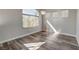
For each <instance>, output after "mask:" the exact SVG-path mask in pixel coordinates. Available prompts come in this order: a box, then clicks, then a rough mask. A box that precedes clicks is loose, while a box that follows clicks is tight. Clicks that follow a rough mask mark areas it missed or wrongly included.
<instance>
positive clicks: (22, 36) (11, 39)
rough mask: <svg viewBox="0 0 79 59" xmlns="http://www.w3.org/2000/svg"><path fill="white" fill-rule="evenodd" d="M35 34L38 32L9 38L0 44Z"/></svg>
mask: <svg viewBox="0 0 79 59" xmlns="http://www.w3.org/2000/svg"><path fill="white" fill-rule="evenodd" d="M37 32H40V31H35V32H31V33H28V34H24V35H20V36H17V37H14V38H10V39H8V40H4V41H2V42H0V43H5V42H8V41H11V40H15V39H18V38H22V37H25V36H28V35H30V34H33V33H37Z"/></svg>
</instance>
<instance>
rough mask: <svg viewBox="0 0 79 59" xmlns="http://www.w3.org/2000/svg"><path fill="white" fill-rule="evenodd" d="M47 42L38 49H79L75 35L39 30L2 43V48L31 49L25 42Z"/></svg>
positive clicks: (0, 46) (0, 47) (0, 45)
mask: <svg viewBox="0 0 79 59" xmlns="http://www.w3.org/2000/svg"><path fill="white" fill-rule="evenodd" d="M34 42H46V43H45V44H43V45H42V46H41V47H40V48H39V49H38V50H79V47H78V43H77V40H76V38H75V37H71V36H67V35H63V34H55V33H54V34H48V33H45V32H38V33H35V34H31V35H28V36H26V37H23V38H19V39H15V40H12V41H9V42H5V43H3V44H0V50H29V49H28V48H27V47H26V46H25V45H24V44H27V43H34Z"/></svg>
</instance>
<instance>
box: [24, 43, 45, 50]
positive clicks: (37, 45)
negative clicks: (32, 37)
mask: <svg viewBox="0 0 79 59" xmlns="http://www.w3.org/2000/svg"><path fill="white" fill-rule="evenodd" d="M44 43H45V42H35V43H27V44H24V45H25V46H26V47H27V48H28V49H29V50H37V49H39V48H40V46H42V45H43V44H44Z"/></svg>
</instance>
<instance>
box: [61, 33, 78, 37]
mask: <svg viewBox="0 0 79 59" xmlns="http://www.w3.org/2000/svg"><path fill="white" fill-rule="evenodd" d="M61 34H64V35H68V36H72V37H77V36H76V35H73V34H68V33H61Z"/></svg>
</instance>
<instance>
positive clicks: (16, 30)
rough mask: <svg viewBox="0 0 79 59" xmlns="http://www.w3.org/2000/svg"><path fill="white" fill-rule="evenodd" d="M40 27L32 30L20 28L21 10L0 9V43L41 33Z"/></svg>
mask: <svg viewBox="0 0 79 59" xmlns="http://www.w3.org/2000/svg"><path fill="white" fill-rule="evenodd" d="M39 21H40V25H39V26H38V27H34V28H23V27H22V10H20V9H0V42H2V41H7V40H10V39H14V38H17V37H21V36H24V35H28V34H30V33H35V32H39V31H41V19H39Z"/></svg>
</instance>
